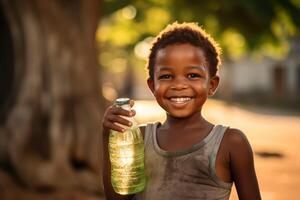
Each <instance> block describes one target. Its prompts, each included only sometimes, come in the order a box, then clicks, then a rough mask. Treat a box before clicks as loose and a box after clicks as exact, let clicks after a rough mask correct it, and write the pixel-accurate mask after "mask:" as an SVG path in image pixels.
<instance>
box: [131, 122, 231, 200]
mask: <svg viewBox="0 0 300 200" xmlns="http://www.w3.org/2000/svg"><path fill="white" fill-rule="evenodd" d="M159 124H160V123H159V122H157V123H154V124H147V126H146V129H145V167H146V174H147V184H146V187H145V189H144V191H142V192H141V193H138V194H136V195H135V197H134V199H136V200H199V199H203V200H204V199H205V200H215V199H216V200H217V199H218V200H225V199H226V200H228V199H229V196H230V192H231V187H232V183H227V182H223V181H222V180H220V179H219V178H218V177H217V175H216V171H215V162H216V156H217V153H218V149H219V146H220V143H221V140H222V138H223V135H224V133H225V131H226V129H227V127H224V126H222V125H216V126H214V128H213V129H212V130H211V131H210V133H209V134H208V135H207V136H206V137H205V138H204V139H203V140H202V141H200V142H199V143H197V144H194V145H193V146H191V147H190V148H188V149H185V150H181V151H172V152H168V151H165V150H163V149H161V148H160V147H159V145H158V143H157V138H156V128H157V126H158V125H159Z"/></svg>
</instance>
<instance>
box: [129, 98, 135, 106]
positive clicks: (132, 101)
mask: <svg viewBox="0 0 300 200" xmlns="http://www.w3.org/2000/svg"><path fill="white" fill-rule="evenodd" d="M129 104H130V107H133V106H134V100H132V99H131V100H130V102H129Z"/></svg>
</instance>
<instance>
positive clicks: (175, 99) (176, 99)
mask: <svg viewBox="0 0 300 200" xmlns="http://www.w3.org/2000/svg"><path fill="white" fill-rule="evenodd" d="M169 100H170V101H172V102H174V103H178V104H183V103H186V102H188V101H190V100H192V97H171V98H169Z"/></svg>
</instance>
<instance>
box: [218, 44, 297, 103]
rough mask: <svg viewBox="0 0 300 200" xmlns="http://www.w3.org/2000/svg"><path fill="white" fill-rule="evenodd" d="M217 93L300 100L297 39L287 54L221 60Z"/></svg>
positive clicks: (230, 95) (231, 95) (237, 96)
mask: <svg viewBox="0 0 300 200" xmlns="http://www.w3.org/2000/svg"><path fill="white" fill-rule="evenodd" d="M220 76H221V84H220V88H219V95H220V97H221V98H222V97H224V98H230V97H233V99H235V98H240V99H243V98H248V99H249V98H253V99H257V100H260V99H269V100H272V99H273V100H287V101H293V102H295V101H299V103H300V40H299V39H298V41H297V42H294V43H293V45H292V46H291V51H290V52H289V54H288V56H287V58H285V59H283V60H274V59H270V58H262V59H259V60H255V59H252V58H249V57H246V58H243V59H241V60H238V61H234V62H232V63H230V64H229V63H224V64H223V66H222V67H221V70H220Z"/></svg>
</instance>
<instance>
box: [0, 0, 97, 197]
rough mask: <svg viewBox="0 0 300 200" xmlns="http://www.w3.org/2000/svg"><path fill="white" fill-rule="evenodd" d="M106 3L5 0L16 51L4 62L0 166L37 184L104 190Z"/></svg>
mask: <svg viewBox="0 0 300 200" xmlns="http://www.w3.org/2000/svg"><path fill="white" fill-rule="evenodd" d="M99 3H100V2H99V1H98V0H47V1H44V0H43V1H40V0H1V4H0V6H1V7H2V9H1V10H2V11H3V13H2V14H4V16H5V19H6V20H7V24H8V30H7V31H8V33H9V34H6V37H7V41H9V38H11V41H12V44H11V47H12V48H13V55H11V56H8V57H6V58H5V59H6V60H7V62H5V63H10V65H5V66H4V65H3V66H1V71H3V69H6V71H5V72H6V73H8V74H5V75H1V76H3V77H4V76H5V77H6V79H5V80H4V79H2V82H1V84H4V85H5V86H6V88H11V90H7V89H6V90H5V92H2V94H5V95H4V96H1V101H0V103H1V105H0V113H1V115H0V116H1V118H0V165H1V166H4V165H5V166H9V167H10V169H12V170H11V171H12V172H13V173H15V175H17V177H18V178H19V179H20V181H21V182H22V183H25V184H26V185H27V186H29V187H31V188H56V189H66V188H67V189H70V188H81V189H85V190H89V191H101V184H100V180H101V177H99V176H100V174H101V173H100V170H101V169H100V166H101V165H100V160H101V159H100V155H101V153H100V147H99V143H100V140H99V138H100V128H101V127H100V120H101V119H100V118H101V116H102V115H101V113H102V112H103V110H102V109H101V108H102V107H101V102H102V101H101V95H100V87H99V86H100V84H99V82H100V81H99V76H98V74H99V72H98V71H99V68H98V64H97V51H96V47H95V46H96V43H95V32H96V28H97V25H98V18H99V14H100V13H99V10H100V5H99ZM1 46H2V45H1ZM9 46H10V45H9V44H8V45H7V46H5V47H9ZM2 47H3V46H2ZM2 51H3V50H1V52H2ZM5 52H9V49H7V51H5ZM9 60H13V61H12V62H9ZM9 69H12V70H9ZM1 73H2V72H1ZM2 94H1V95H2Z"/></svg>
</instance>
